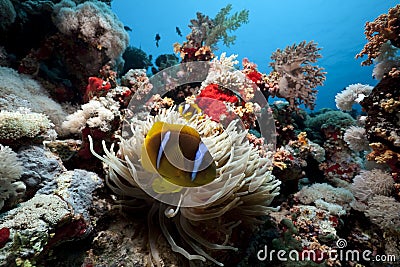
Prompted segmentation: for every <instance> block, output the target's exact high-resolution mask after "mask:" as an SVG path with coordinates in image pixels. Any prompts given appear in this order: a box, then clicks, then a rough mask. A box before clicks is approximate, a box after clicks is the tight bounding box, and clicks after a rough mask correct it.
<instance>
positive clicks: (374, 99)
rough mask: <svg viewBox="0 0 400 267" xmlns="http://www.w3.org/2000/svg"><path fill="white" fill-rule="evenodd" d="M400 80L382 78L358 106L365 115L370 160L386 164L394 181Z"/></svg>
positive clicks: (399, 150)
mask: <svg viewBox="0 0 400 267" xmlns="http://www.w3.org/2000/svg"><path fill="white" fill-rule="evenodd" d="M399 85H400V78H392V77H386V78H384V79H382V80H381V81H380V82H379V83H378V84H377V85H376V86H375V87H374V89H373V90H372V92H371V94H370V95H369V96H368V97H366V98H365V99H364V100H363V101H362V102H361V105H362V106H363V108H364V109H365V111H366V112H367V115H368V116H367V118H366V122H365V129H366V134H367V138H368V141H369V142H370V146H371V147H372V149H373V151H372V152H371V153H370V154H369V155H368V158H369V159H370V160H375V161H377V162H380V163H387V164H388V165H389V166H390V168H391V171H392V173H393V174H394V177H395V180H397V177H398V174H399V169H400V166H399V161H398V155H399V153H400V130H399V129H400V128H399V125H400V123H399V122H400V118H399V110H400V96H399V90H398V89H397V88H398V86H399Z"/></svg>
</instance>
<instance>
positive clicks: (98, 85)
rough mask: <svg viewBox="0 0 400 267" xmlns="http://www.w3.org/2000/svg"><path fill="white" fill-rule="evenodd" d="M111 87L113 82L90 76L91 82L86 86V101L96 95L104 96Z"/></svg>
mask: <svg viewBox="0 0 400 267" xmlns="http://www.w3.org/2000/svg"><path fill="white" fill-rule="evenodd" d="M110 89H111V84H110V83H109V82H106V81H104V80H103V79H101V78H98V77H89V84H88V85H87V87H86V92H85V96H84V99H83V100H84V101H85V102H88V101H89V100H90V99H92V98H93V97H95V96H104V95H106V94H107V92H108V90H110Z"/></svg>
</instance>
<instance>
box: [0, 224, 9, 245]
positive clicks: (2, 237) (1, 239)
mask: <svg viewBox="0 0 400 267" xmlns="http://www.w3.org/2000/svg"><path fill="white" fill-rule="evenodd" d="M9 238H10V229H8V228H7V227H3V228H1V229H0V248H2V247H4V246H5V244H6V243H7V242H8V239H9Z"/></svg>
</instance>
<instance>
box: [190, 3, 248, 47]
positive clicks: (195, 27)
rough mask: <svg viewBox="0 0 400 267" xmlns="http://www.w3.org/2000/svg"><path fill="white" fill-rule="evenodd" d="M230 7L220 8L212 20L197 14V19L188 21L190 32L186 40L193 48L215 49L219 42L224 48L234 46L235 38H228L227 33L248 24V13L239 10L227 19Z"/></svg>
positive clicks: (229, 5)
mask: <svg viewBox="0 0 400 267" xmlns="http://www.w3.org/2000/svg"><path fill="white" fill-rule="evenodd" d="M231 11H232V5H231V4H228V5H227V6H226V7H224V8H222V9H221V10H220V11H219V12H218V14H217V15H216V16H215V18H214V19H210V18H209V17H208V16H206V15H203V14H202V13H200V12H197V14H196V15H197V19H192V20H191V21H190V23H191V24H190V25H189V28H190V29H191V30H192V32H191V33H190V34H189V35H188V36H187V37H186V39H187V40H188V41H189V43H191V44H192V45H195V46H209V47H211V48H215V46H216V44H217V43H218V41H219V40H221V39H222V40H223V42H224V44H225V45H226V46H229V45H232V44H234V42H235V40H236V36H228V33H227V31H235V30H237V29H238V28H239V27H240V26H241V25H242V24H243V23H247V22H248V16H249V11H248V10H241V11H240V12H236V13H234V14H233V15H232V16H231V17H229V16H228V15H229V13H230V12H231Z"/></svg>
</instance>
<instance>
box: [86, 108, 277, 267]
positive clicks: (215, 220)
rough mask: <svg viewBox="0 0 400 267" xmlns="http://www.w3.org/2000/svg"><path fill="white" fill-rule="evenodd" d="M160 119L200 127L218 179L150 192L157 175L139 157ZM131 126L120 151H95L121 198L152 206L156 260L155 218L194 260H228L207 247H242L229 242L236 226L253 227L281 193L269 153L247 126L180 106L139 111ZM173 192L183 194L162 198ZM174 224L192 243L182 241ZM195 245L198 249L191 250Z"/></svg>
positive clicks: (129, 203) (150, 219) (173, 243)
mask: <svg viewBox="0 0 400 267" xmlns="http://www.w3.org/2000/svg"><path fill="white" fill-rule="evenodd" d="M157 121H163V122H167V123H178V124H183V125H188V126H190V127H192V128H194V129H196V130H197V131H198V132H199V134H200V136H201V137H202V141H203V142H204V143H205V144H206V146H207V147H208V149H209V151H210V153H211V155H212V156H213V158H214V160H215V162H216V165H217V166H218V167H217V174H218V176H217V178H216V179H215V180H214V181H213V182H211V183H210V184H207V185H206V186H205V187H196V188H192V189H188V188H184V189H183V190H184V191H182V194H181V193H179V192H178V195H177V196H175V194H171V193H168V194H154V196H156V199H158V200H156V199H153V198H152V197H150V196H149V195H147V194H146V193H145V192H144V191H143V190H147V191H146V192H147V193H148V194H150V195H153V193H155V192H154V191H153V193H151V191H152V190H153V189H152V186H151V185H149V183H150V184H151V183H152V182H151V180H154V177H153V178H149V175H150V177H152V176H151V175H154V174H150V173H148V172H147V171H145V170H144V168H143V167H142V165H141V163H140V161H139V159H140V157H141V153H142V146H143V142H144V138H145V136H146V134H147V133H148V131H149V130H150V128H151V127H152V126H153V124H154V123H155V122H157ZM130 126H131V128H132V132H133V135H132V137H131V138H129V139H124V138H122V137H121V138H120V143H119V147H120V150H119V151H118V153H117V154H115V152H113V151H112V148H111V150H108V149H107V148H106V147H104V151H105V153H106V155H105V156H104V157H102V156H100V155H97V154H95V155H96V156H97V157H99V158H100V159H102V160H103V161H104V162H105V163H106V164H107V165H108V167H109V173H108V176H107V180H106V182H107V184H108V185H109V186H110V188H111V189H112V190H113V192H114V193H116V194H117V195H119V196H120V198H119V200H118V203H119V204H120V205H121V206H122V207H129V208H131V209H134V210H135V209H138V208H146V209H147V210H149V213H148V222H149V243H150V252H151V257H152V258H153V259H154V260H155V262H161V259H160V257H159V255H158V252H157V246H156V243H157V241H156V240H157V236H156V235H155V234H154V233H155V232H156V231H155V229H154V227H155V224H154V222H155V221H158V223H159V226H160V228H161V231H162V233H163V235H164V237H165V238H166V239H167V241H168V243H169V244H170V246H171V248H172V250H173V251H175V252H178V253H180V254H182V255H184V256H185V257H186V258H188V259H189V260H196V259H197V260H203V261H205V260H206V259H208V260H211V261H213V262H215V263H216V264H218V265H220V266H222V265H223V264H222V263H220V262H218V261H216V260H215V259H214V258H212V257H211V256H210V255H209V253H208V252H207V251H209V250H221V249H231V250H236V249H235V248H233V247H232V246H229V245H228V244H230V241H229V240H230V237H231V235H232V230H233V228H234V227H236V226H237V225H239V224H240V223H242V224H244V225H247V226H248V227H250V229H251V228H253V227H254V226H255V223H257V221H258V220H257V216H259V215H264V214H267V213H268V212H269V211H270V210H271V208H270V207H269V205H270V204H271V201H272V200H273V198H274V196H276V195H277V194H278V191H279V184H280V182H279V181H277V180H276V179H275V178H274V177H273V176H272V175H271V173H270V171H268V169H269V167H268V166H269V164H268V163H269V159H267V158H264V157H260V156H259V154H258V151H257V150H256V149H255V148H254V147H252V146H250V145H249V143H248V141H247V140H246V132H237V131H236V130H235V127H236V126H235V124H234V123H232V124H230V125H229V126H228V127H227V128H226V129H225V130H222V128H221V126H220V125H219V124H218V123H216V122H213V121H211V120H210V119H209V118H207V117H205V118H202V116H194V117H193V118H192V119H191V120H189V121H187V120H186V119H184V118H182V117H181V116H180V115H179V113H178V112H176V111H173V110H171V109H169V110H165V109H164V110H162V111H161V112H160V113H159V114H158V115H156V116H155V117H150V118H148V119H147V120H145V121H141V120H139V119H137V118H135V117H134V118H133V119H132V121H131V123H130ZM92 152H93V151H92ZM156 176H157V175H156ZM145 185H149V186H147V187H146V186H145ZM186 190H187V191H186ZM171 195H173V196H172V197H173V198H176V197H177V199H176V200H175V201H174V202H176V205H177V207H174V205H172V206H169V205H167V204H164V203H161V202H167V203H170V201H171ZM179 195H180V197H179ZM182 196H183V198H182ZM160 201H161V202H160ZM173 225H175V227H176V230H177V231H178V233H179V236H180V238H182V239H183V240H184V241H185V243H186V244H187V245H188V246H189V247H188V248H184V247H183V246H181V245H179V244H178V243H177V239H176V237H174V234H173V229H174V228H173ZM211 237H213V238H211ZM218 243H219V244H218ZM191 251H194V252H195V253H196V254H194V255H193V254H191V253H190V252H191Z"/></svg>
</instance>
